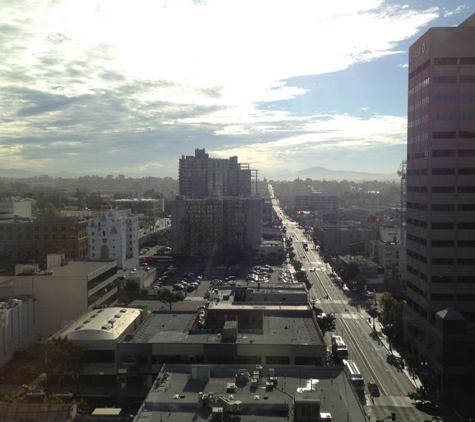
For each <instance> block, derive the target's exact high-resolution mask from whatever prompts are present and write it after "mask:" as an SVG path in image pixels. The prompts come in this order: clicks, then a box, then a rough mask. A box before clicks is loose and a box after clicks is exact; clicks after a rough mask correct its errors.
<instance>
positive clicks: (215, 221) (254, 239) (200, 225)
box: [172, 196, 262, 258]
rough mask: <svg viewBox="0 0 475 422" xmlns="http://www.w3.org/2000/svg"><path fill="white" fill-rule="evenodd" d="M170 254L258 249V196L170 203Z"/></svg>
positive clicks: (210, 253)
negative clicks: (171, 249)
mask: <svg viewBox="0 0 475 422" xmlns="http://www.w3.org/2000/svg"><path fill="white" fill-rule="evenodd" d="M172 222H173V224H172V248H173V252H174V254H178V255H182V254H183V255H190V256H194V257H203V258H204V257H212V256H214V254H215V253H217V252H219V251H222V250H223V248H227V249H229V248H230V249H233V250H235V251H238V250H241V251H242V250H251V248H253V249H258V248H259V245H260V244H261V241H262V234H261V233H262V199H261V198H241V197H238V196H235V197H209V198H206V199H185V198H178V199H177V200H176V201H174V203H173V206H172Z"/></svg>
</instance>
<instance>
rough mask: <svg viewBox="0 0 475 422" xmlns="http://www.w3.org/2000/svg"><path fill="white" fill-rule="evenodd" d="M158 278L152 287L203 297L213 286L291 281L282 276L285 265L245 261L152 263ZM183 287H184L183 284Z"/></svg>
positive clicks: (287, 276)
mask: <svg viewBox="0 0 475 422" xmlns="http://www.w3.org/2000/svg"><path fill="white" fill-rule="evenodd" d="M153 266H154V267H156V268H157V280H156V282H155V286H154V288H153V289H155V290H158V289H160V288H163V287H165V288H169V289H171V290H175V291H181V292H183V293H184V294H186V296H196V297H204V295H205V294H206V292H207V291H208V290H209V289H210V288H211V287H212V286H218V287H219V286H226V285H229V286H232V285H235V284H241V285H252V284H257V283H277V282H292V278H291V276H290V274H287V275H285V276H281V274H280V273H281V270H282V266H268V265H267V266H266V265H264V264H260V263H259V264H256V263H254V262H244V263H241V264H239V265H234V266H230V267H227V266H221V265H216V266H210V265H208V266H207V267H206V266H204V265H203V264H201V263H194V264H175V263H166V264H165V263H164V264H153ZM180 286H181V287H180Z"/></svg>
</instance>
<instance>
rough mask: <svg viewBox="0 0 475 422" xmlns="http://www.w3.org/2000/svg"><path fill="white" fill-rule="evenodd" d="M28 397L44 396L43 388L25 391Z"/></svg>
mask: <svg viewBox="0 0 475 422" xmlns="http://www.w3.org/2000/svg"><path fill="white" fill-rule="evenodd" d="M26 395H27V396H28V397H44V396H46V393H45V390H43V389H42V388H38V389H36V390H33V391H30V392H29V393H26Z"/></svg>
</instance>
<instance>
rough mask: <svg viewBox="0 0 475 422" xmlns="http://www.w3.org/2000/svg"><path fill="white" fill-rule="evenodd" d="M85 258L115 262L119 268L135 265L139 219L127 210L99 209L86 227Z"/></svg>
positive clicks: (132, 267) (130, 267)
mask: <svg viewBox="0 0 475 422" xmlns="http://www.w3.org/2000/svg"><path fill="white" fill-rule="evenodd" d="M87 229H88V233H89V239H90V247H89V259H92V260H106V261H110V260H115V261H117V264H118V265H119V267H122V268H124V269H126V270H132V269H134V268H138V266H139V220H138V216H137V215H134V214H132V213H131V211H130V210H112V209H110V210H103V211H102V212H101V216H100V217H98V218H93V219H91V220H89V224H88V226H87Z"/></svg>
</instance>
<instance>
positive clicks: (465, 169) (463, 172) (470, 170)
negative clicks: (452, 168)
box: [458, 167, 475, 176]
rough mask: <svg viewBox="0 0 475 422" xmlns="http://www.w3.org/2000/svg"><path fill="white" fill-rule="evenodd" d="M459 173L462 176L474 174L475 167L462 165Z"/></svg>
mask: <svg viewBox="0 0 475 422" xmlns="http://www.w3.org/2000/svg"><path fill="white" fill-rule="evenodd" d="M458 173H459V174H460V175H462V176H468V175H474V174H475V167H460V168H459V169H458Z"/></svg>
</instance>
